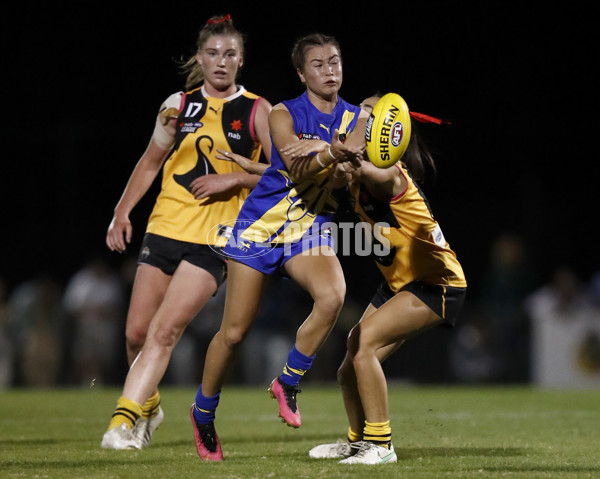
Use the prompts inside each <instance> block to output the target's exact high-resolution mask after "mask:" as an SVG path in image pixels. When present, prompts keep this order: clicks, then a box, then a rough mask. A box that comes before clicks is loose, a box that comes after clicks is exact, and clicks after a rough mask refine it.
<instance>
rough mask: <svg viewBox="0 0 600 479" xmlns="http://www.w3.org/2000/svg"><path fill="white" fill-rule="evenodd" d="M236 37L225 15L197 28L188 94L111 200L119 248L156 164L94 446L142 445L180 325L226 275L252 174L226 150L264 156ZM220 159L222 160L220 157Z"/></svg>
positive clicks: (256, 107)
mask: <svg viewBox="0 0 600 479" xmlns="http://www.w3.org/2000/svg"><path fill="white" fill-rule="evenodd" d="M243 61H244V42H243V37H242V34H241V33H240V32H239V31H238V30H237V29H236V28H235V27H234V26H233V22H232V20H231V18H230V17H229V15H227V16H225V17H213V18H211V19H210V20H209V21H208V23H207V24H206V25H205V26H204V27H203V28H202V29H201V30H200V33H199V36H198V41H197V53H196V55H194V56H193V57H192V58H190V59H189V61H188V62H187V63H186V64H185V65H184V72H185V73H186V74H187V80H186V89H187V90H188V91H187V92H179V93H176V94H173V95H171V96H170V97H169V98H167V100H166V101H165V102H164V104H163V105H162V107H161V109H160V112H159V114H158V117H157V120H156V126H155V129H154V133H153V135H152V139H151V140H150V144H149V145H148V148H147V150H146V152H145V153H144V154H143V156H142V157H141V159H140V160H139V162H138V164H137V165H136V167H135V169H134V170H133V173H132V175H131V177H130V179H129V182H128V184H127V186H126V188H125V191H124V192H123V195H122V197H121V199H120V201H119V203H118V204H117V206H116V208H115V211H114V217H113V219H112V221H111V223H110V226H109V228H108V233H107V236H106V243H107V245H108V247H109V248H110V249H111V250H113V251H118V252H123V251H125V249H126V246H127V244H128V243H130V242H131V238H132V225H131V222H130V221H129V215H130V213H131V210H132V209H133V208H134V206H135V205H136V204H137V203H138V202H139V200H140V199H141V198H142V197H143V196H144V194H145V193H146V192H147V191H148V189H149V187H150V186H151V184H152V183H153V181H154V180H155V178H156V176H157V175H158V173H159V172H160V170H161V168H162V177H163V178H162V185H161V190H160V193H159V195H158V198H157V199H156V203H155V205H154V209H153V210H152V213H151V215H150V219H149V221H148V226H147V229H146V235H145V237H144V240H143V244H142V247H141V250H140V253H139V258H138V270H137V274H136V278H135V283H134V286H133V293H132V296H131V302H130V306H129V313H128V316H127V326H126V340H127V356H128V360H129V364H130V366H131V367H130V370H129V373H128V375H127V379H126V381H125V385H124V388H123V392H122V396H121V397H120V398H119V400H118V401H117V407H116V409H115V412H114V414H113V417H112V420H111V421H110V424H109V426H108V430H107V431H106V433H105V434H104V437H103V439H102V444H101V445H102V447H104V448H110V449H130V448H136V449H141V448H142V447H144V446H147V445H149V443H150V439H151V437H152V433H153V432H154V430H155V429H156V428H157V427H158V425H159V424H160V423H161V421H162V419H163V412H162V408H161V407H160V396H159V393H158V385H159V383H160V381H161V379H162V377H163V375H164V373H165V370H166V369H167V366H168V363H169V360H170V356H171V352H172V350H173V348H174V346H175V344H176V343H177V341H178V340H179V338H180V337H181V334H182V333H183V331H184V329H185V328H186V326H187V325H188V324H189V322H190V321H191V320H192V319H193V318H194V317H195V316H196V315H197V313H198V312H199V311H200V310H201V309H202V307H203V306H204V305H205V304H206V302H207V301H208V300H209V299H210V298H211V297H212V296H213V295H214V294H215V292H216V290H217V288H218V287H219V285H220V284H221V283H222V282H223V280H224V278H225V273H226V260H225V257H224V256H223V255H222V254H220V249H221V247H222V246H223V245H224V244H225V242H226V239H227V234H228V232H229V231H230V230H231V224H232V222H233V221H234V220H235V219H236V217H237V215H238V213H239V210H240V208H241V206H242V204H243V202H244V200H245V199H246V197H247V195H248V193H249V191H250V189H251V188H253V187H254V186H255V185H256V183H257V181H258V179H259V177H258V176H256V175H253V174H250V173H247V172H245V171H244V170H243V169H242V168H240V167H239V166H238V165H237V164H236V163H235V162H232V161H221V159H223V158H227V157H229V156H231V155H233V154H236V155H241V157H244V158H245V160H246V161H250V162H257V161H258V160H259V157H260V156H261V151H262V152H264V154H265V157H266V159H267V160H268V159H269V158H270V153H271V140H270V136H269V128H268V114H269V111H270V110H271V105H270V103H269V102H268V101H267V100H265V99H264V98H261V97H259V96H257V95H255V94H253V93H250V92H248V91H246V90H245V89H244V87H243V86H241V85H239V84H237V83H236V77H237V75H238V72H239V69H240V68H241V66H242V64H243ZM220 158H221V159H220ZM213 432H214V431H201V433H202V434H204V435H206V436H207V437H208V438H212V442H211V441H205V444H206V446H207V448H208V449H209V450H208V452H207V454H213V455H219V454H221V452H220V446H219V445H218V442H217V440H216V439H215V436H214V434H213Z"/></svg>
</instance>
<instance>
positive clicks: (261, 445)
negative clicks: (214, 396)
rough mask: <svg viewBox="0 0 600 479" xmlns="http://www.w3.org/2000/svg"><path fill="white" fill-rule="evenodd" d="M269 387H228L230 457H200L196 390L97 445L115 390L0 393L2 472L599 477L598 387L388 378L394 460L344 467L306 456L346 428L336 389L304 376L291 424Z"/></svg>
mask: <svg viewBox="0 0 600 479" xmlns="http://www.w3.org/2000/svg"><path fill="white" fill-rule="evenodd" d="M266 388H267V385H265V387H262V388H237V387H227V388H225V389H224V392H223V395H222V399H221V404H220V406H219V409H218V412H217V413H218V414H217V421H216V427H217V432H218V434H219V436H220V438H221V443H222V446H223V450H224V454H225V461H224V462H222V463H216V464H215V463H203V462H201V461H200V460H199V458H198V457H197V455H196V451H195V448H194V439H193V432H192V427H191V424H190V422H189V416H188V414H189V406H190V404H191V403H192V401H193V398H194V395H195V390H194V389H174V388H163V389H162V390H161V395H162V405H163V409H164V411H165V422H164V423H163V425H162V426H161V427H160V429H159V430H158V431H157V432H156V434H155V437H154V440H153V443H152V446H151V447H149V448H147V449H144V450H142V451H109V450H103V449H101V448H100V440H101V437H102V434H103V433H104V431H105V429H106V427H107V425H108V421H109V419H110V415H111V414H112V411H113V408H114V406H115V403H116V399H117V397H118V395H119V393H120V391H119V390H117V389H102V388H98V387H96V388H93V389H91V390H87V389H62V390H61V389H59V390H8V391H2V392H0V421H1V423H0V424H1V427H0V477H1V478H3V479H4V478H30V477H31V478H61V479H69V478H102V479H111V478H134V477H136V478H138V477H147V478H151V479H160V478H186V479H187V478H192V477H202V478H213V477H214V478H218V477H227V478H261V479H263V478H323V479H325V478H327V479H329V478H362V477H377V478H388V477H390V478H391V477H394V478H396V477H409V478H421V477H423V478H429V477H452V478H457V477H460V478H471V477H477V478H485V477H518V478H533V477H557V478H558V477H560V478H569V477H573V478H575V477H576V478H581V477H600V452H599V451H600V434H599V431H600V407H599V405H600V391H597V390H596V391H541V390H536V389H529V388H512V387H503V388H500V387H492V388H460V387H412V386H403V385H395V386H391V387H390V413H391V421H392V428H393V441H394V446H395V448H396V452H397V454H398V463H396V464H388V465H383V466H343V465H339V464H337V461H336V460H311V459H309V458H308V455H307V453H308V450H309V449H310V448H311V447H312V446H314V445H316V444H320V443H325V442H335V440H336V439H339V438H342V437H344V435H345V432H346V428H347V423H346V419H345V414H344V412H343V408H342V401H341V395H340V392H339V389H338V388H337V387H335V386H317V385H312V384H307V385H305V387H304V388H303V392H302V394H300V395H299V404H300V410H301V412H302V418H303V425H302V427H301V428H300V429H292V428H289V427H286V426H285V425H284V424H282V423H281V422H280V420H279V418H277V412H276V411H277V405H276V403H275V401H273V400H271V399H270V398H269V396H268V393H267V392H266Z"/></svg>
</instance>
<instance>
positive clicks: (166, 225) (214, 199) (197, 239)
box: [146, 86, 262, 245]
mask: <svg viewBox="0 0 600 479" xmlns="http://www.w3.org/2000/svg"><path fill="white" fill-rule="evenodd" d="M259 98H260V97H258V96H257V95H255V94H253V93H250V92H248V91H246V90H245V89H244V88H243V87H241V86H240V87H239V89H238V91H237V92H236V93H235V94H234V95H232V96H230V97H227V98H213V97H209V96H208V95H207V94H206V93H205V91H204V89H203V88H197V89H195V90H192V91H189V92H187V93H185V94H182V95H181V106H180V108H179V116H178V117H177V119H176V120H175V121H176V125H175V138H174V146H173V150H172V153H171V154H170V156H169V157H168V158H167V160H166V161H165V164H164V166H163V171H162V175H163V178H162V184H161V191H160V193H159V195H158V197H157V199H156V203H155V205H154V209H153V211H152V213H151V215H150V218H149V220H148V227H147V229H146V231H147V232H148V233H154V234H157V235H161V236H166V237H168V238H172V239H176V240H180V241H187V242H191V243H198V244H211V245H224V244H225V241H226V238H225V237H220V236H219V235H217V234H216V233H217V232H218V231H224V229H223V228H220V225H223V224H229V225H230V224H232V222H233V221H234V220H235V219H236V218H237V215H238V213H239V211H240V208H241V207H242V204H243V202H244V200H245V199H246V197H247V196H248V193H249V190H248V189H247V188H238V189H236V190H232V191H227V192H225V193H221V194H217V195H212V196H210V197H209V198H205V199H202V200H196V199H194V196H193V195H192V193H191V188H190V184H191V182H192V181H193V180H194V179H195V178H198V177H199V176H202V175H207V174H225V173H233V172H242V171H243V170H242V168H241V167H239V166H238V165H237V164H236V163H234V162H233V161H223V160H218V159H216V157H215V155H216V153H217V148H220V149H222V150H227V151H233V152H234V153H238V154H240V155H243V156H245V157H247V158H250V159H252V160H253V161H258V160H259V157H260V153H261V148H262V147H261V145H260V143H259V142H258V140H257V139H256V136H255V134H254V115H255V111H256V105H257V102H258V99H259Z"/></svg>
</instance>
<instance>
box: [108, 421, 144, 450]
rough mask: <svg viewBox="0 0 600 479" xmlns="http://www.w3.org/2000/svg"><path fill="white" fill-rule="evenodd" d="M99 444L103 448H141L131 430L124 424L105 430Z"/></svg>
mask: <svg viewBox="0 0 600 479" xmlns="http://www.w3.org/2000/svg"><path fill="white" fill-rule="evenodd" d="M100 446H101V447H103V448H104V449H141V447H140V445H139V441H137V440H136V438H135V437H134V436H133V431H132V430H131V429H129V428H128V427H127V426H126V425H125V424H121V425H120V426H118V427H114V428H112V429H110V430H109V431H106V432H105V433H104V436H103V437H102V443H101V444H100Z"/></svg>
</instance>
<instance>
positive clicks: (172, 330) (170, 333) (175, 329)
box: [152, 325, 183, 349]
mask: <svg viewBox="0 0 600 479" xmlns="http://www.w3.org/2000/svg"><path fill="white" fill-rule="evenodd" d="M182 333H183V328H181V327H179V326H176V325H165V326H162V327H160V328H158V329H157V330H156V332H155V333H154V337H153V338H152V340H153V342H154V343H156V344H157V345H159V346H160V347H162V348H167V349H172V348H174V347H175V345H176V344H177V341H179V338H180V337H181V334H182Z"/></svg>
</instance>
